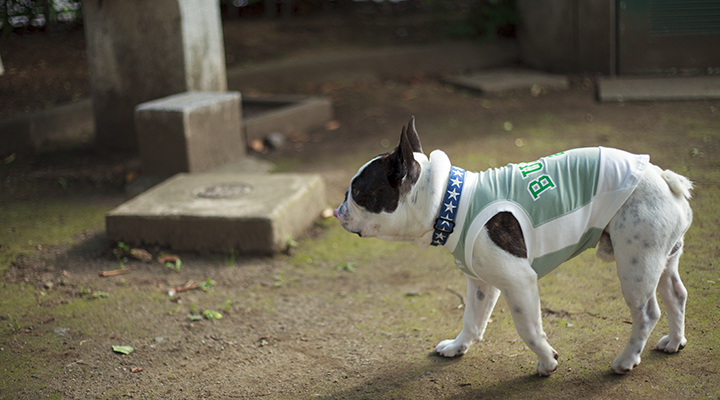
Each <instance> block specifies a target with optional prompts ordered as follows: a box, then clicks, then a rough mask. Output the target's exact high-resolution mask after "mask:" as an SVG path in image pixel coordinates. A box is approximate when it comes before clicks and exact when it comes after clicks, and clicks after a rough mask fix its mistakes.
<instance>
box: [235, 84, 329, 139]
mask: <svg viewBox="0 0 720 400" xmlns="http://www.w3.org/2000/svg"><path fill="white" fill-rule="evenodd" d="M252 107H263V108H266V110H265V111H264V112H260V113H257V114H251V115H248V116H247V117H245V118H244V127H245V138H246V140H247V141H248V143H249V142H251V141H253V140H262V139H264V138H265V137H266V136H267V135H268V134H269V133H273V132H278V133H282V134H285V135H289V134H293V133H298V132H308V131H311V130H314V129H319V128H322V127H323V125H325V123H326V122H328V121H330V120H332V119H333V118H334V113H333V105H332V100H331V99H329V98H326V97H304V96H292V95H274V96H267V97H250V98H248V97H245V98H244V99H243V108H244V109H251V108H252Z"/></svg>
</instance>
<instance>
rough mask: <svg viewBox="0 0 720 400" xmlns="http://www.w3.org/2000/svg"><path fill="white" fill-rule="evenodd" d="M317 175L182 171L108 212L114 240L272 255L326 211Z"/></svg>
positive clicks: (206, 250)
mask: <svg viewBox="0 0 720 400" xmlns="http://www.w3.org/2000/svg"><path fill="white" fill-rule="evenodd" d="M325 206H326V204H325V184H324V182H323V180H322V178H321V177H320V176H319V175H313V174H213V173H205V174H178V175H176V176H174V177H172V178H170V179H169V180H167V181H165V182H164V183H162V184H160V185H158V186H156V187H154V188H152V189H150V190H149V191H147V192H145V193H143V194H141V195H139V196H137V197H135V198H134V199H132V200H130V201H128V202H126V203H124V204H122V205H120V206H119V207H117V208H116V209H114V210H112V211H110V212H109V213H108V214H107V215H106V217H105V222H106V230H107V235H108V238H109V239H110V240H111V241H114V242H119V241H122V242H125V243H131V244H137V245H159V246H161V247H168V248H171V249H173V250H177V251H198V252H215V253H228V252H230V251H231V250H234V251H235V252H236V253H250V254H274V253H277V252H279V251H283V250H285V249H286V247H287V240H288V238H289V237H296V236H298V235H299V234H301V233H302V232H303V231H304V230H306V229H307V228H308V227H309V226H310V224H312V222H313V221H314V220H315V219H316V218H318V217H319V216H320V214H321V213H322V210H323V209H324V208H325Z"/></svg>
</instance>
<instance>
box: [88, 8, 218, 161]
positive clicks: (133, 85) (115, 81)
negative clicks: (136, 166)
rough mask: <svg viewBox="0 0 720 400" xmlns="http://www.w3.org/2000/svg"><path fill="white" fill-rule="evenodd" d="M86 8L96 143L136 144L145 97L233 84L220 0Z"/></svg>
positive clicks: (121, 146)
mask: <svg viewBox="0 0 720 400" xmlns="http://www.w3.org/2000/svg"><path fill="white" fill-rule="evenodd" d="M83 15H84V19H85V37H86V43H87V50H88V64H89V68H90V83H91V88H92V98H93V103H94V108H95V112H94V113H95V123H96V134H97V135H96V145H97V147H98V148H100V149H124V150H134V149H136V148H137V138H136V134H135V128H134V122H133V111H134V109H135V106H136V105H138V104H140V103H144V102H147V101H150V100H154V99H157V98H161V97H165V96H168V95H171V94H175V93H180V92H184V91H190V90H207V91H224V90H226V89H227V77H226V72H225V54H224V50H223V37H222V26H221V22H220V9H219V5H218V2H217V0H152V1H146V0H122V1H120V0H87V1H84V2H83Z"/></svg>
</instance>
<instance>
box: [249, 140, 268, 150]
mask: <svg viewBox="0 0 720 400" xmlns="http://www.w3.org/2000/svg"><path fill="white" fill-rule="evenodd" d="M250 148H251V149H253V150H254V151H257V152H258V153H262V152H264V151H265V144H263V142H262V140H258V139H255V140H252V141H250Z"/></svg>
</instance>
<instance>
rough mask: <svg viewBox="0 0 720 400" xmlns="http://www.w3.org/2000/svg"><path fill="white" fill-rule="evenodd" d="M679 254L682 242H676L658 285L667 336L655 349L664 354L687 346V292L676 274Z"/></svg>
mask: <svg viewBox="0 0 720 400" xmlns="http://www.w3.org/2000/svg"><path fill="white" fill-rule="evenodd" d="M681 254H682V240H680V241H678V243H677V244H676V245H675V247H674V248H673V252H672V253H671V254H670V256H669V257H668V261H667V265H666V267H665V271H663V274H662V276H661V277H660V283H659V285H658V293H660V298H661V299H662V301H663V304H665V310H666V311H667V316H668V325H669V326H668V328H669V334H668V335H666V336H663V337H662V338H661V339H660V340H659V341H658V343H657V346H656V347H655V348H656V349H657V350H660V351H664V352H666V353H675V352H677V351H678V350H680V349H682V348H683V347H685V344H687V339H685V301H686V299H687V290H686V289H685V286H684V285H683V283H682V281H681V280H680V275H679V274H678V261H679V259H680V255H681Z"/></svg>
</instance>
